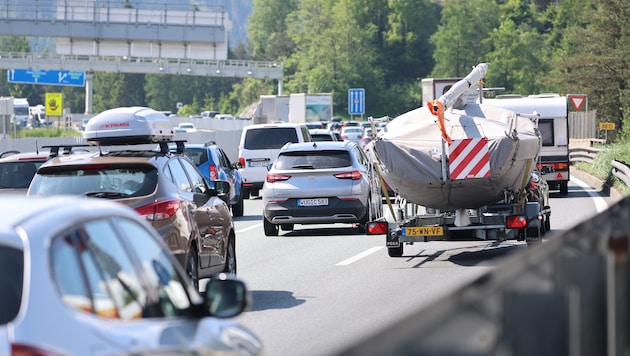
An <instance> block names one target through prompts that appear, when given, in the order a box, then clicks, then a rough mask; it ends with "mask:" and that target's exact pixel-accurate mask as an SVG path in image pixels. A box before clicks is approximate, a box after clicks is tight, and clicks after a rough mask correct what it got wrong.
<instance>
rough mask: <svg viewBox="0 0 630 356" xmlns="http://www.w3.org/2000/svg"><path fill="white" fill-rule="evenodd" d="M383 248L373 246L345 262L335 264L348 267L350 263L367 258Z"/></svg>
mask: <svg viewBox="0 0 630 356" xmlns="http://www.w3.org/2000/svg"><path fill="white" fill-rule="evenodd" d="M383 248H385V246H374V247H372V248H371V249H368V250H365V251H363V252H361V253H360V254H358V255H354V256H352V257H350V258H348V259H347V260H343V261H341V262H339V263H337V266H347V265H349V264H351V263H354V262H356V261H358V260H360V259H362V258H363V257H367V256H369V255H371V254H373V253H374V252H376V251H378V250H381V249H383Z"/></svg>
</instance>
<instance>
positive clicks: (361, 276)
mask: <svg viewBox="0 0 630 356" xmlns="http://www.w3.org/2000/svg"><path fill="white" fill-rule="evenodd" d="M608 204H610V202H609V201H607V200H606V199H604V198H601V197H598V196H597V192H596V191H595V189H594V188H592V187H589V186H588V185H587V184H586V183H584V182H582V181H580V180H577V179H575V178H573V179H572V181H571V184H570V186H569V194H568V196H565V197H560V196H559V195H558V194H557V193H554V192H552V194H551V209H552V215H551V227H552V231H551V232H549V233H548V234H547V235H546V239H553V236H554V235H555V234H557V233H561V232H562V231H564V230H566V229H570V228H571V227H572V226H573V225H575V224H576V223H578V222H580V221H582V220H585V219H588V218H589V217H590V216H592V215H594V214H596V213H597V212H599V211H602V210H603V209H606V207H607V206H608ZM261 213H262V201H261V200H260V198H256V199H249V200H246V201H245V214H244V216H243V217H239V218H235V229H236V235H237V246H236V248H237V258H238V276H239V278H241V279H243V280H244V281H245V282H246V283H247V284H248V286H249V288H250V290H251V292H252V296H253V306H252V308H251V310H250V311H248V312H246V313H244V314H242V315H241V316H239V317H238V318H236V320H237V321H238V322H240V323H242V324H244V325H245V326H247V327H248V328H250V329H251V330H252V331H253V332H255V333H256V334H257V335H259V336H260V337H261V339H262V341H263V343H264V344H265V349H266V354H267V355H272V356H279V355H291V356H293V355H301V356H308V355H334V354H336V353H338V352H339V351H340V350H342V349H343V348H344V347H346V346H347V345H349V344H351V343H355V342H358V341H360V340H362V339H363V338H365V337H366V336H368V335H370V334H371V333H373V332H376V331H378V330H380V329H382V328H384V327H386V326H388V325H390V324H392V323H395V322H396V321H397V320H399V319H400V318H402V317H403V316H405V315H407V314H408V313H410V312H412V311H416V310H418V309H419V308H423V307H425V306H427V305H428V304H429V303H431V302H433V301H435V300H437V299H439V298H440V297H443V296H445V295H448V294H449V293H452V292H453V291H455V290H456V289H457V288H458V287H461V286H463V285H466V284H468V283H469V282H471V281H472V280H474V279H475V278H476V277H478V276H480V275H482V274H483V273H484V272H487V271H489V270H490V269H492V268H495V267H496V266H497V264H499V263H500V262H501V259H502V258H503V257H506V256H508V255H510V254H513V253H518V252H519V251H523V250H524V249H527V245H526V244H524V243H522V242H517V241H507V242H503V243H496V242H494V241H433V242H428V243H416V244H415V245H413V246H405V250H404V251H405V252H404V255H403V257H400V258H391V257H389V256H388V255H387V250H386V248H385V238H384V236H367V235H364V234H359V233H358V231H357V230H356V229H355V228H353V227H352V225H349V224H348V225H342V224H338V225H310V226H304V225H296V227H295V228H296V229H295V230H294V231H292V232H286V231H282V230H281V231H280V235H279V236H277V237H266V236H265V235H264V233H263V228H262V216H261Z"/></svg>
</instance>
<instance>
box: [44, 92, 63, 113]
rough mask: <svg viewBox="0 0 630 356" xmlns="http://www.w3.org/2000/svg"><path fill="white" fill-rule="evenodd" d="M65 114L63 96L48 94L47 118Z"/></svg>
mask: <svg viewBox="0 0 630 356" xmlns="http://www.w3.org/2000/svg"><path fill="white" fill-rule="evenodd" d="M62 114H63V94H62V93H46V116H61V115H62Z"/></svg>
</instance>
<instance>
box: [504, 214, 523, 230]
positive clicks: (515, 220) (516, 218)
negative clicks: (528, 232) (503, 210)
mask: <svg viewBox="0 0 630 356" xmlns="http://www.w3.org/2000/svg"><path fill="white" fill-rule="evenodd" d="M505 225H506V226H507V228H508V229H524V228H526V227H527V217H526V216H523V215H510V216H508V217H507V219H506V220H505Z"/></svg>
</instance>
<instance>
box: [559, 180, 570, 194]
mask: <svg viewBox="0 0 630 356" xmlns="http://www.w3.org/2000/svg"><path fill="white" fill-rule="evenodd" d="M567 194H569V183H567V182H564V183H560V195H567Z"/></svg>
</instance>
